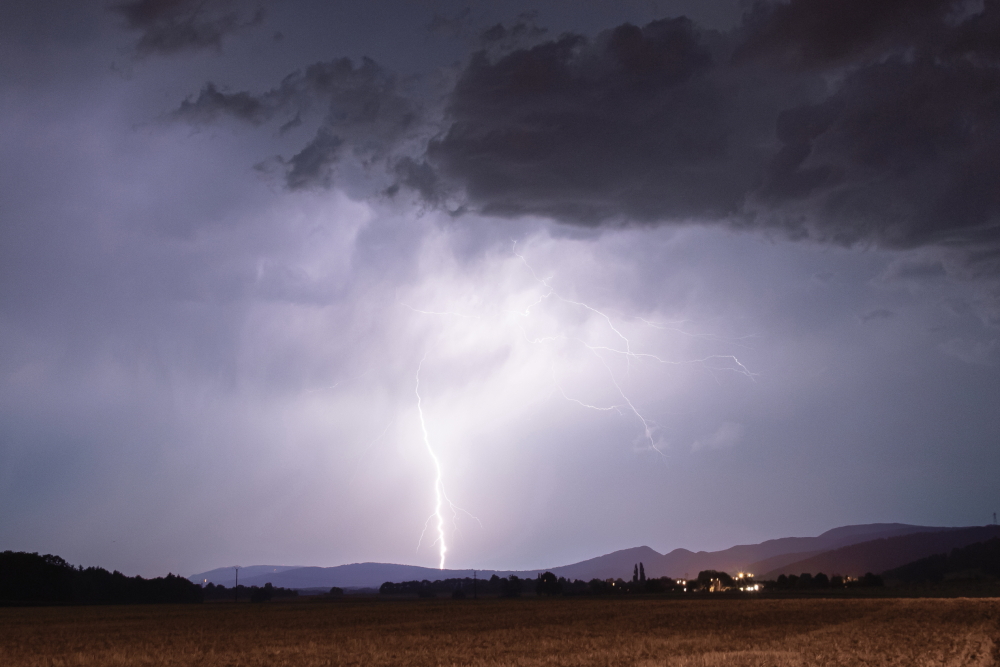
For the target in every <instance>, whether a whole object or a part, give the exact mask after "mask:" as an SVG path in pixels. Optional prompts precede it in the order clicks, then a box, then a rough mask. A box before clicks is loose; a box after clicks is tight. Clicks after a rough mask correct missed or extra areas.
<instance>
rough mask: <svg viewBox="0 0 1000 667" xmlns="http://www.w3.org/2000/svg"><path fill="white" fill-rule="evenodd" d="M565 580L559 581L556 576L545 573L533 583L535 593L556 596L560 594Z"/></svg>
mask: <svg viewBox="0 0 1000 667" xmlns="http://www.w3.org/2000/svg"><path fill="white" fill-rule="evenodd" d="M564 581H565V580H559V579H557V578H556V575H554V574H552V573H551V572H546V573H545V574H543V575H540V576H539V577H538V580H537V581H536V583H535V592H536V593H538V594H539V595H558V594H559V593H562V589H563V583H564Z"/></svg>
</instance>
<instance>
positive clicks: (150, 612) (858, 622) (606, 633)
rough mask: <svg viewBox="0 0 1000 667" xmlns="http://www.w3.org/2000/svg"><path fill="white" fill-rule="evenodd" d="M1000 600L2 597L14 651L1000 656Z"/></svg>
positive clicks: (705, 662)
mask: <svg viewBox="0 0 1000 667" xmlns="http://www.w3.org/2000/svg"><path fill="white" fill-rule="evenodd" d="M998 656H1000V600H997V599H968V598H950V599H887V598H882V599H786V600H774V599H760V600H752V599H751V600H732V599H730V600H712V599H702V600H677V599H621V598H619V599H562V598H556V599H537V598H527V599H520V600H498V599H488V600H450V599H449V600H395V601H392V600H378V599H374V598H368V599H350V598H347V599H344V600H341V601H335V602H311V601H308V600H300V601H294V602H272V603H267V604H261V605H251V604H239V605H234V604H224V603H218V604H203V605H189V606H188V605H176V606H171V605H163V606H131V607H117V606H108V607H33V608H3V609H0V665H3V667H20V666H22V665H24V666H29V665H30V666H32V667H34V666H36V665H37V666H45V667H49V666H53V667H54V666H60V667H62V666H67V667H70V666H72V667H76V666H91V665H93V666H95V667H96V666H101V667H104V666H115V665H156V666H159V665H185V666H186V665H204V666H206V667H208V666H211V667H216V666H218V667H222V666H224V665H226V666H228V665H232V666H236V665H239V666H241V667H249V666H255V665H280V666H285V665H287V666H289V667H314V666H318V665H554V666H558V665H641V666H644V667H653V666H659V665H664V666H671V667H673V666H676V667H687V666H692V667H693V666H714V665H720V666H721V665H735V666H739V667H744V666H745V667H750V666H753V667H758V666H759V667H764V666H767V665H776V666H782V667H785V666H791V665H838V666H839V665H865V666H874V665H900V666H903V665H905V666H909V665H955V666H960V665H961V666H963V667H964V666H977V665H993V664H996V662H997V657H998Z"/></svg>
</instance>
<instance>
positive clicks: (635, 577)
mask: <svg viewBox="0 0 1000 667" xmlns="http://www.w3.org/2000/svg"><path fill="white" fill-rule="evenodd" d="M638 581H639V566H638V565H635V566H634V567H633V568H632V583H633V584H634V583H637V582H638Z"/></svg>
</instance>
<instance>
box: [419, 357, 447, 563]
mask: <svg viewBox="0 0 1000 667" xmlns="http://www.w3.org/2000/svg"><path fill="white" fill-rule="evenodd" d="M426 360H427V355H426V354H425V355H424V358H423V359H421V360H420V363H419V364H418V365H417V383H416V386H415V387H414V389H413V393H415V394H416V395H417V414H419V415H420V431H421V433H423V435H424V445H425V446H426V447H427V453H428V454H430V456H431V461H433V462H434V513H433V514H431V515H430V517H428V518H427V521H430V520H431V519H432V518H437V535H438V537H437V540H435V543H436V544H437V545H438V555H439V556H440V560H439V562H438V569H439V570H443V569H444V557H445V554H447V553H448V545H447V543H446V542H445V539H444V514H442V513H441V507H442V505H443V504H444V488H442V485H443V484H444V480H443V479H442V476H441V461H440V459H438V457H437V454H436V453H435V452H434V448H433V447H431V436H430V434H428V433H427V420H426V419H424V405H423V399H421V398H420V369H421V368H422V367H423V365H424V361H426ZM426 530H427V522H424V531H425V532H426ZM423 539H424V534H423V533H421V534H420V541H418V542H417V548H418V549H419V548H420V542H422V541H423Z"/></svg>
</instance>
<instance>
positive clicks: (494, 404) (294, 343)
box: [0, 0, 1000, 576]
mask: <svg viewBox="0 0 1000 667" xmlns="http://www.w3.org/2000/svg"><path fill="white" fill-rule="evenodd" d="M998 34H1000V2H998V1H997V0H986V1H985V2H982V1H980V2H965V1H954V2H953V1H947V0H892V1H885V2H880V3H870V2H868V1H867V0H792V2H791V3H790V4H782V3H766V4H765V3H759V4H756V5H753V4H752V3H748V2H743V1H742V0H717V1H714V0H697V1H695V0H687V1H682V0H676V1H673V2H670V1H659V2H655V1H646V0H644V1H641V2H640V1H639V0H634V1H630V2H621V1H615V2H612V1H610V0H609V1H607V2H599V1H597V0H589V1H587V2H556V1H554V0H553V1H549V2H488V3H487V2H472V3H468V2H443V1H442V2H437V1H434V0H424V1H422V2H411V1H404V0H376V1H371V2H347V1H344V0H338V1H333V2H321V1H320V0H312V1H309V0H300V1H288V2H266V1H262V2H243V1H242V0H129V1H124V2H105V1H100V0H95V1H94V2H89V3H63V2H34V1H33V2H28V1H26V0H25V1H19V0H15V1H13V2H11V1H7V2H4V3H3V4H2V9H0V156H2V158H3V159H2V163H0V164H2V171H0V549H13V550H25V551H38V552H42V553H56V554H59V555H61V556H63V557H64V558H66V559H67V560H69V561H70V562H72V563H80V564H84V565H100V566H103V567H107V568H109V569H119V570H122V571H123V572H125V573H127V574H142V575H144V576H151V575H162V574H165V573H166V572H167V571H173V572H179V573H182V574H190V573H192V572H198V571H202V570H206V569H209V568H212V567H219V566H224V565H231V564H235V563H239V564H243V565H250V564H260V563H267V564H287V565H294V564H303V565H322V566H330V565H339V564H342V563H350V562H358V561H381V562H397V563H410V564H416V565H427V566H437V565H439V564H440V562H441V549H440V546H441V542H440V534H439V525H438V524H439V522H438V518H437V517H436V516H435V508H436V504H437V502H438V500H437V498H438V495H439V493H440V494H441V495H442V496H446V497H442V500H441V517H442V518H441V522H440V524H441V525H440V530H441V534H443V535H444V542H445V544H446V545H447V552H446V554H445V561H446V566H447V567H449V568H472V567H476V568H537V567H545V566H553V565H558V564H565V563H570V562H574V561H578V560H582V559H584V558H589V557H593V556H596V555H600V554H603V553H607V552H610V551H613V550H615V549H619V548H626V547H632V546H639V545H643V544H645V545H649V546H651V547H653V548H654V549H657V550H659V551H667V550H670V549H673V548H676V547H686V548H690V549H694V550H699V549H719V548H725V547H728V546H731V545H733V544H737V543H749V542H758V541H762V540H765V539H770V538H775V537H782V536H790V535H816V534H819V533H821V532H823V531H825V530H827V529H830V528H833V527H836V526H839V525H845V524H858V523H871V522H905V523H915V524H924V525H980V524H984V523H987V522H990V521H991V520H992V512H994V511H1000V486H998V484H997V478H998V475H1000V448H998V444H1000V443H998V438H1000V410H998V409H997V406H998V405H1000V375H998V372H997V370H998V362H1000V342H998V341H1000V227H998V224H1000V124H998V123H997V119H998V118H1000V44H998V42H997V35H998ZM418 381H419V386H418ZM418 399H419V404H418ZM421 411H422V413H423V422H421ZM422 426H423V428H422ZM425 433H426V437H425ZM438 473H440V479H438Z"/></svg>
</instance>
